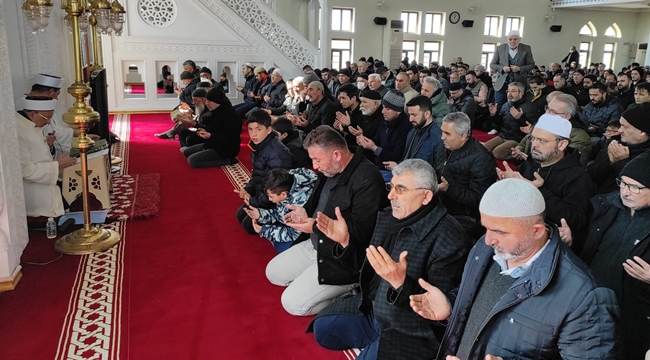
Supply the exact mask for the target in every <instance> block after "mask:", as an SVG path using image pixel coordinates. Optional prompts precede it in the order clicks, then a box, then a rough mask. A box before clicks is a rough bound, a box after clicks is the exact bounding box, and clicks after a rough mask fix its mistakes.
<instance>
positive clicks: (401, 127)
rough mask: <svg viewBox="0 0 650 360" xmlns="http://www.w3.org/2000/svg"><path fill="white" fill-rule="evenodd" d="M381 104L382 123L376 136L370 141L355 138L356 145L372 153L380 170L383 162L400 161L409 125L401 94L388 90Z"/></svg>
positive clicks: (382, 168) (382, 167) (360, 137)
mask: <svg viewBox="0 0 650 360" xmlns="http://www.w3.org/2000/svg"><path fill="white" fill-rule="evenodd" d="M381 104H382V105H383V109H382V114H383V115H384V121H382V122H381V124H380V125H379V130H378V131H377V134H376V135H375V137H374V138H372V140H371V139H370V138H368V137H367V136H365V135H360V136H357V144H358V145H359V146H361V147H362V148H364V149H366V150H369V151H372V152H373V154H374V155H375V164H376V165H377V167H379V169H380V170H384V169H385V168H384V163H385V162H388V161H399V160H401V159H402V155H403V154H404V147H405V146H406V137H407V135H408V132H409V131H410V130H411V124H410V123H409V117H408V115H406V114H405V113H404V107H405V105H404V95H403V94H402V93H401V92H399V91H397V90H395V89H392V90H390V91H389V92H387V93H386V96H384V98H383V99H382V102H381Z"/></svg>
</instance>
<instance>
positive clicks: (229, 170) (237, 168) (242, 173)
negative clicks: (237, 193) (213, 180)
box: [223, 162, 251, 189]
mask: <svg viewBox="0 0 650 360" xmlns="http://www.w3.org/2000/svg"><path fill="white" fill-rule="evenodd" d="M223 170H224V172H225V173H226V176H228V180H230V182H231V183H232V186H234V187H235V189H239V188H243V187H244V186H245V185H246V183H248V180H249V179H250V178H251V172H250V170H248V169H246V168H245V167H244V166H243V165H242V164H241V162H237V163H236V164H233V165H227V166H224V167H223Z"/></svg>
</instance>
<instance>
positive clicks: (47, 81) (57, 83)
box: [34, 74, 65, 89]
mask: <svg viewBox="0 0 650 360" xmlns="http://www.w3.org/2000/svg"><path fill="white" fill-rule="evenodd" d="M64 81H65V79H63V78H59V77H54V76H51V75H45V74H38V75H36V77H35V78H34V84H37V85H43V86H49V87H51V88H55V89H60V88H62V87H63V82H64Z"/></svg>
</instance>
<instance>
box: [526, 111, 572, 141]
mask: <svg viewBox="0 0 650 360" xmlns="http://www.w3.org/2000/svg"><path fill="white" fill-rule="evenodd" d="M535 128H536V129H543V130H546V131H548V132H550V133H551V134H555V135H557V136H561V137H563V138H565V139H568V138H570V137H571V122H570V121H569V120H567V119H565V118H563V117H561V116H559V115H551V114H544V115H542V116H540V117H539V120H538V121H537V124H536V125H535Z"/></svg>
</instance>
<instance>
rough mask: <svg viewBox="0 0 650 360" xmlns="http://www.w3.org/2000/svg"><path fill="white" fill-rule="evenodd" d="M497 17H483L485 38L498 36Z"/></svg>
mask: <svg viewBox="0 0 650 360" xmlns="http://www.w3.org/2000/svg"><path fill="white" fill-rule="evenodd" d="M499 28H500V26H499V17H498V16H492V15H488V16H486V17H485V31H483V35H485V36H499V32H500V31H499V30H500V29H499Z"/></svg>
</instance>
